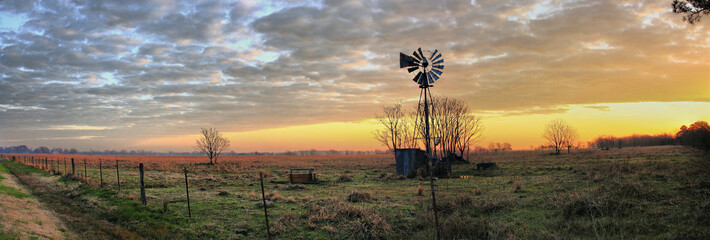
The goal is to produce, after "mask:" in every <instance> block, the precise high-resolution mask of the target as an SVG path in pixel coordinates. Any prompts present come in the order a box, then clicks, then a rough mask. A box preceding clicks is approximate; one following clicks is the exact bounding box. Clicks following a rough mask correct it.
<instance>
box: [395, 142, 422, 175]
mask: <svg viewBox="0 0 710 240" xmlns="http://www.w3.org/2000/svg"><path fill="white" fill-rule="evenodd" d="M394 157H395V158H396V159H397V175H400V176H409V175H412V174H416V173H417V170H419V168H422V167H426V166H427V159H426V153H425V152H424V151H422V150H421V149H418V148H404V149H397V150H395V151H394Z"/></svg>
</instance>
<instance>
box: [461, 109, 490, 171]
mask: <svg viewBox="0 0 710 240" xmlns="http://www.w3.org/2000/svg"><path fill="white" fill-rule="evenodd" d="M461 129H462V130H461V133H460V137H459V142H458V144H457V148H458V149H459V153H460V154H461V156H464V151H465V152H466V155H465V156H467V157H468V156H469V154H468V153H469V151H470V150H471V145H476V143H478V142H479V141H480V140H481V137H482V136H483V129H484V128H483V123H482V122H481V118H480V117H478V116H476V115H468V116H465V117H463V119H462V120H461ZM466 160H469V159H468V158H466Z"/></svg>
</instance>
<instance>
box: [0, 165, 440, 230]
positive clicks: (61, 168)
mask: <svg viewBox="0 0 710 240" xmlns="http://www.w3.org/2000/svg"><path fill="white" fill-rule="evenodd" d="M2 157H4V158H8V159H10V160H12V161H14V162H16V163H20V164H23V165H26V166H30V167H34V168H37V169H41V170H43V171H45V172H48V173H50V174H55V175H63V176H66V177H71V178H74V179H76V180H78V181H81V182H83V183H85V184H88V185H89V186H91V187H96V188H102V189H104V188H105V189H115V190H116V193H121V191H122V184H123V185H124V186H123V187H124V188H125V187H126V186H125V185H126V184H127V183H129V182H130V180H128V178H126V176H131V177H133V176H134V174H135V171H136V170H137V172H138V173H137V175H138V176H139V182H138V184H137V185H138V188H139V189H140V198H139V201H140V202H141V203H142V204H143V205H147V204H148V197H147V196H146V193H147V192H150V186H151V185H150V183H147V182H146V180H147V178H146V177H145V175H146V173H147V172H149V171H151V169H150V168H148V166H155V165H156V164H155V163H151V164H149V165H146V164H144V163H142V162H136V161H135V160H130V161H127V160H124V161H121V160H115V164H113V165H105V164H104V163H105V162H109V163H112V162H114V161H110V160H108V159H105V158H99V159H98V161H91V160H90V159H89V160H87V159H86V158H77V157H64V156H34V155H29V154H23V155H2ZM77 164H82V165H83V171H81V170H79V171H77V169H76V165H77ZM69 165H71V168H69ZM104 168H106V169H104ZM111 168H115V169H116V171H115V174H112V173H110V172H111V171H110V170H111ZM171 168H173V167H171ZM171 168H165V167H163V168H159V169H158V170H153V173H158V174H161V173H165V172H166V171H167V172H170V173H174V171H169V169H171ZM97 169H98V171H97ZM178 169H179V168H178ZM69 170H71V171H69ZM90 170H91V171H90ZM104 170H107V171H104ZM181 170H182V171H181V172H182V173H184V179H181V181H182V180H184V182H185V195H184V196H185V201H186V204H187V212H186V215H187V217H188V219H192V217H193V216H192V211H191V208H190V200H191V199H190V183H189V182H190V181H189V177H188V176H189V173H190V171H189V170H188V166H182V169H181ZM105 175H106V176H105ZM111 175H114V176H111ZM122 175H123V176H124V178H123V179H124V180H122V178H121V176H122ZM97 180H98V181H97ZM258 180H259V184H260V190H261V205H263V210H264V218H265V231H266V235H267V237H268V238H271V230H270V226H269V213H268V210H267V198H266V194H265V190H264V174H263V173H262V172H260V173H259V178H258ZM111 182H114V183H115V185H114V184H111ZM113 186H115V188H114V187H113ZM435 186H436V184H435V179H432V180H431V198H432V204H433V206H432V208H431V210H432V211H433V213H434V217H435V218H436V219H435V222H436V229H437V235H436V237H437V239H438V238H439V226H438V225H439V219H438V218H439V216H438V212H437V210H438V208H437V206H436V194H435V192H436V187H435ZM193 201H194V199H193ZM166 208H167V207H166Z"/></svg>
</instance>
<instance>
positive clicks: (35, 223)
mask: <svg viewBox="0 0 710 240" xmlns="http://www.w3.org/2000/svg"><path fill="white" fill-rule="evenodd" d="M0 226H1V227H2V230H3V234H4V235H6V236H11V238H12V236H14V237H18V238H20V239H30V238H37V239H75V238H76V236H75V235H74V234H73V233H71V232H69V231H67V227H66V226H65V225H64V223H63V222H62V221H61V220H59V218H58V217H57V216H56V213H54V212H53V211H51V210H48V209H47V207H46V206H45V205H44V204H42V203H40V202H39V201H38V200H37V198H36V197H34V196H32V195H31V194H30V192H29V191H28V190H27V189H25V187H24V186H22V185H21V184H19V182H18V179H17V178H16V177H15V176H14V175H12V174H10V173H9V171H7V169H6V168H4V167H3V166H0Z"/></svg>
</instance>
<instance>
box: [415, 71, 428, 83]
mask: <svg viewBox="0 0 710 240" xmlns="http://www.w3.org/2000/svg"><path fill="white" fill-rule="evenodd" d="M419 73H420V74H417V76H419V78H418V79H417V83H419V85H422V84H424V83H426V74H421V73H422V72H419Z"/></svg>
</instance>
